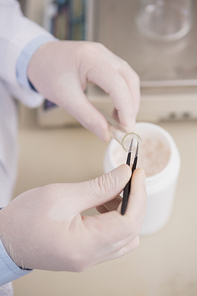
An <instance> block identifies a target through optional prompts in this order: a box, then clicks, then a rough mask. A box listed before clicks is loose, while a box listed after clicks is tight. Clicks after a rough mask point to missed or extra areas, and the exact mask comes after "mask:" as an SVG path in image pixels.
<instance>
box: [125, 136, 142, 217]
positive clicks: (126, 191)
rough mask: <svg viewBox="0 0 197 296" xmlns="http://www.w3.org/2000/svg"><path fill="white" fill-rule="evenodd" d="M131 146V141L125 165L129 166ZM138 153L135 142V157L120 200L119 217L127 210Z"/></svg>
mask: <svg viewBox="0 0 197 296" xmlns="http://www.w3.org/2000/svg"><path fill="white" fill-rule="evenodd" d="M132 146H133V139H132V140H131V144H130V147H129V151H128V155H127V161H126V164H127V165H129V166H131V153H132ZM138 151H139V142H138V141H137V147H136V151H135V156H134V160H133V165H132V169H131V178H130V179H129V181H128V183H127V184H126V186H125V188H124V190H123V200H122V207H121V215H124V214H125V212H126V209H127V204H128V201H129V194H130V190H131V180H132V177H133V172H134V170H135V169H136V167H137V161H138Z"/></svg>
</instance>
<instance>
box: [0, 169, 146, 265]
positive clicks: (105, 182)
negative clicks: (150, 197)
mask: <svg viewBox="0 0 197 296" xmlns="http://www.w3.org/2000/svg"><path fill="white" fill-rule="evenodd" d="M130 174H131V169H130V168H129V166H127V165H122V166H120V167H119V168H117V169H115V170H113V171H112V172H110V173H108V174H106V175H103V176H101V177H99V178H97V179H95V180H91V181H87V182H83V183H78V184H52V185H47V186H44V187H40V188H35V189H32V190H29V191H27V192H24V193H22V194H21V195H19V196H18V197H17V198H15V199H14V200H13V201H12V202H11V203H10V204H9V205H8V206H6V207H5V208H4V209H2V210H1V211H0V237H1V239H2V242H3V244H4V246H5V249H6V250H7V252H8V254H9V255H10V257H11V258H12V259H13V260H14V261H15V263H16V264H17V265H18V266H20V267H23V268H32V269H33V268H36V269H44V270H57V271H61V270H63V271H82V270H84V269H86V268H87V267H89V266H92V265H95V264H98V263H100V262H103V261H106V260H110V259H114V258H117V257H119V256H122V255H124V254H126V253H127V252H129V251H131V250H133V249H134V248H135V247H136V246H137V245H138V235H139V232H140V229H141V226H142V222H143V218H144V215H145V209H146V190H145V175H144V172H143V170H141V169H137V170H136V171H135V173H134V176H133V179H132V186H131V194H130V199H129V203H128V208H127V211H126V213H125V215H124V216H122V215H121V214H120V213H119V211H116V210H114V211H110V212H108V213H104V214H99V215H96V216H82V215H81V214H80V213H81V212H83V211H84V210H86V209H89V208H92V207H95V206H99V205H102V204H103V203H106V202H109V201H110V200H112V203H113V199H114V198H115V197H116V196H117V195H118V194H119V193H120V192H121V191H122V189H123V188H124V186H125V184H126V183H127V182H128V180H129V178H130Z"/></svg>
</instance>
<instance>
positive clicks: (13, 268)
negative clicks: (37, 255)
mask: <svg viewBox="0 0 197 296" xmlns="http://www.w3.org/2000/svg"><path fill="white" fill-rule="evenodd" d="M31 271H32V270H30V269H29V270H27V269H21V268H20V267H18V266H17V265H16V263H15V262H14V261H13V260H12V259H11V258H10V256H9V255H8V253H7V252H6V250H5V248H4V246H3V244H2V242H1V240H0V286H2V285H4V284H6V283H9V282H11V281H13V280H16V279H18V278H20V277H22V276H24V275H26V274H28V273H30V272H31ZM0 295H1V290H0Z"/></svg>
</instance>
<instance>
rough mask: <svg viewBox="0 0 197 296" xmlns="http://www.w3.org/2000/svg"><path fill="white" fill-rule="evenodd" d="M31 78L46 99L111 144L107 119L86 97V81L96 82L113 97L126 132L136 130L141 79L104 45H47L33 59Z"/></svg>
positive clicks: (116, 111)
mask: <svg viewBox="0 0 197 296" xmlns="http://www.w3.org/2000/svg"><path fill="white" fill-rule="evenodd" d="M28 78H29V80H30V81H31V83H32V84H33V85H34V87H35V88H36V89H37V91H38V92H40V93H41V94H42V95H43V96H44V97H45V98H47V99H48V100H50V101H52V102H54V103H56V104H57V105H59V106H60V107H62V108H64V109H66V110H67V111H68V112H69V113H71V114H72V115H73V116H74V117H75V118H76V119H77V120H78V121H79V122H80V123H81V124H82V125H83V126H84V127H86V128H87V129H88V130H90V131H92V132H93V133H95V134H96V135H97V136H98V137H99V138H101V139H102V140H104V141H108V140H109V139H110V134H109V130H108V125H107V121H106V119H105V118H104V117H103V115H102V114H101V113H100V112H99V111H98V110H97V109H96V108H95V107H94V106H93V105H92V104H91V103H90V102H89V101H88V99H87V97H86V95H85V94H84V90H85V89H86V86H87V82H93V83H95V84H97V85H98V86H100V87H101V88H102V89H103V90H104V91H105V92H107V93H108V94H109V95H110V97H111V99H112V101H113V103H114V106H115V109H114V118H115V119H117V120H118V121H119V122H120V123H121V124H122V126H123V128H124V129H125V131H132V130H133V129H134V123H135V117H136V115H137V112H138V108H139V101H140V93H139V78H138V76H137V74H136V73H135V72H134V70H132V68H131V67H130V66H129V65H128V64H127V63H126V62H125V61H123V60H122V59H121V58H119V57H118V56H116V55H115V54H113V53H112V52H110V51H109V50H108V49H107V48H106V47H104V46H103V45H102V44H99V43H94V42H84V41H57V42H55V41H54V42H48V43H45V44H44V45H42V46H41V47H40V48H38V50H37V51H36V52H35V53H34V54H33V56H32V58H31V60H30V63H29V66H28Z"/></svg>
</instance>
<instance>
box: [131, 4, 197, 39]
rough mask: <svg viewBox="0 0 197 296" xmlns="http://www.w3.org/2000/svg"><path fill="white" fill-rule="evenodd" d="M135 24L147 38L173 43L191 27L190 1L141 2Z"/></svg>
mask: <svg viewBox="0 0 197 296" xmlns="http://www.w3.org/2000/svg"><path fill="white" fill-rule="evenodd" d="M136 23H137V27H138V29H139V31H140V32H141V33H142V34H144V35H146V36H147V37H149V38H151V39H155V40H161V41H174V40H178V39H180V38H182V37H183V36H185V35H186V34H187V33H188V32H189V31H190V29H191V26H192V0H141V2H140V8H139V12H138V15H137V17H136Z"/></svg>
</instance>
